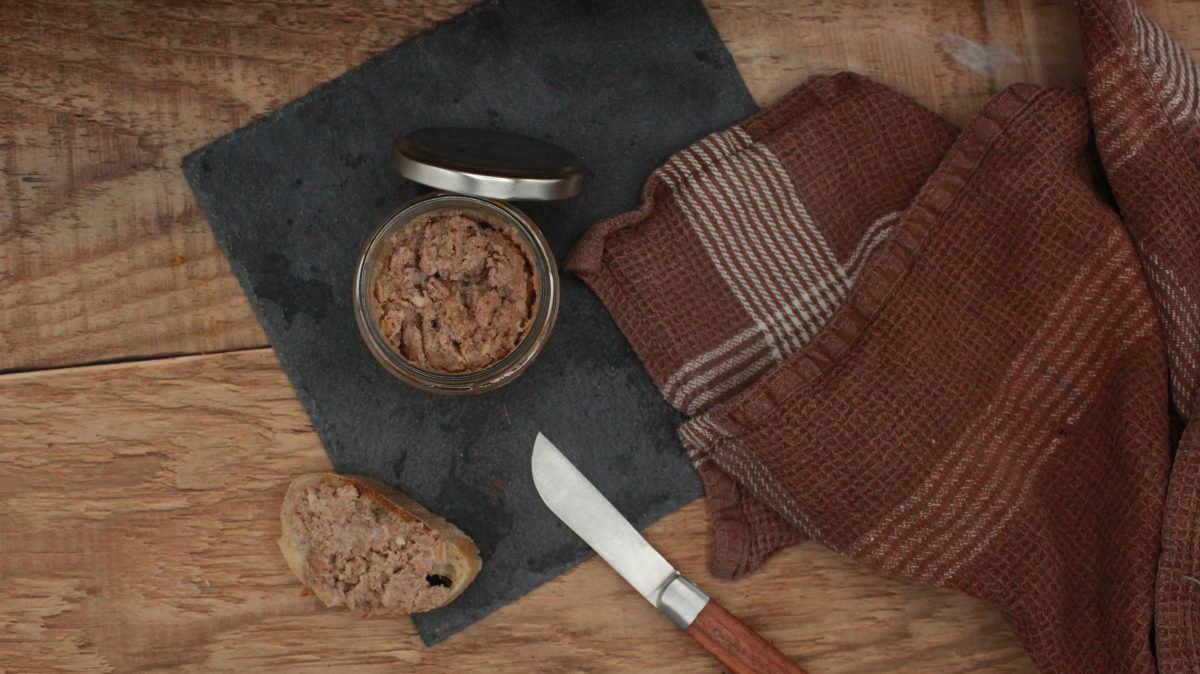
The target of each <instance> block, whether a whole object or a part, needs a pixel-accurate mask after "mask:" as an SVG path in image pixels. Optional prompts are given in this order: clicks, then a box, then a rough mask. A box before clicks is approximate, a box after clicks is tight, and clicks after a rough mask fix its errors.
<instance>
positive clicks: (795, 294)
mask: <svg viewBox="0 0 1200 674" xmlns="http://www.w3.org/2000/svg"><path fill="white" fill-rule="evenodd" d="M1078 11H1079V20H1080V24H1081V28H1082V31H1081V34H1082V39H1083V43H1084V44H1083V47H1084V54H1085V60H1086V65H1087V90H1086V92H1083V91H1068V90H1047V89H1042V88H1039V87H1035V86H1032V85H1016V86H1013V87H1010V88H1008V89H1006V90H1005V91H1003V92H1002V93H1000V94H999V95H997V96H996V97H995V98H994V99H993V100H992V101H990V102H989V103H988V104H987V105H985V106H984V108H983V110H982V111H981V112H980V113H979V114H978V116H977V117H976V118H975V119H974V120H972V121H971V122H970V123H969V124H968V125H967V126H966V127H965V128H964V129H963V130H962V131H961V132H958V131H957V130H956V129H955V128H954V127H952V126H951V125H949V124H947V123H946V122H944V121H942V120H941V119H939V118H938V117H937V116H936V115H934V114H933V113H931V112H929V111H927V110H924V109H923V108H921V107H920V106H918V105H917V104H915V103H914V102H912V101H910V100H908V99H906V98H904V97H903V96H900V95H899V94H896V93H894V92H892V91H890V90H889V89H887V88H886V87H883V86H881V85H879V84H876V83H873V82H870V81H869V80H866V79H864V78H861V77H859V76H856V75H852V74H848V73H844V74H839V75H833V76H821V77H814V78H812V79H810V80H808V81H807V82H805V83H804V84H802V85H801V86H800V87H799V88H798V89H796V90H795V91H793V92H792V93H790V94H789V95H787V96H785V97H784V98H783V99H782V100H780V101H779V102H777V103H776V104H774V105H772V106H771V107H769V108H767V109H764V110H763V111H761V112H760V113H758V114H756V115H755V116H753V117H751V118H750V119H747V120H745V121H744V122H742V123H740V124H738V125H737V126H735V127H733V128H730V129H728V130H725V131H721V132H718V133H716V134H713V135H711V136H709V137H707V138H705V139H703V140H701V141H699V142H698V143H696V144H695V145H693V146H692V147H689V148H687V149H685V150H684V151H682V152H680V153H678V154H677V155H675V156H674V157H672V158H671V159H670V160H669V161H668V162H667V163H666V164H664V165H663V166H662V167H660V168H659V169H657V170H656V171H655V172H654V173H653V174H652V175H651V176H650V178H649V179H648V181H647V183H646V186H645V188H644V191H643V199H642V204H641V206H640V207H639V208H638V209H637V210H635V211H631V212H629V213H625V214H622V215H619V216H616V217H614V218H611V219H608V220H605V221H602V222H600V223H597V224H596V225H595V226H594V227H593V228H592V229H591V230H590V231H589V232H588V233H587V234H586V235H585V236H584V238H583V239H582V240H581V241H580V242H579V244H578V245H577V247H576V249H575V250H574V251H573V252H572V254H571V256H570V258H569V260H568V265H567V266H568V268H569V269H571V270H572V271H574V272H575V273H577V274H579V275H580V276H581V277H582V278H583V279H584V280H585V281H586V282H587V283H588V284H589V285H590V286H591V287H592V288H593V290H594V291H595V292H596V293H597V294H598V295H599V296H600V298H601V299H602V300H603V301H604V303H605V304H606V306H607V307H608V308H609V310H610V312H611V313H612V315H613V318H614V319H615V320H616V322H617V324H618V325H619V326H620V327H621V329H622V331H623V332H624V333H625V335H626V336H627V337H628V338H629V340H630V342H631V344H632V345H633V347H634V349H635V350H636V351H637V353H638V355H639V356H640V358H641V359H642V361H643V362H644V363H645V365H646V367H647V369H648V371H649V372H650V375H651V377H652V378H653V379H654V381H655V382H656V383H657V385H658V386H659V388H660V390H661V391H662V393H663V395H664V397H665V398H666V399H667V400H668V401H669V402H670V403H671V404H673V405H674V406H676V407H677V408H679V409H680V410H682V411H683V412H685V413H687V414H688V415H690V416H691V417H692V418H691V419H690V420H689V421H688V422H686V423H685V424H684V426H683V427H682V428H681V429H680V437H681V438H682V440H683V444H684V446H685V448H686V450H687V451H688V453H689V456H690V457H691V458H692V460H693V462H694V463H695V465H696V467H697V470H698V471H699V472H700V474H701V477H702V478H703V480H704V483H705V488H706V493H707V496H708V505H709V511H710V514H711V520H712V524H713V530H714V534H715V541H716V547H715V552H714V554H713V558H712V567H713V570H714V572H716V573H718V574H721V575H726V576H737V575H740V574H743V573H747V572H750V571H752V570H753V569H754V568H756V567H757V566H759V565H760V564H762V563H763V561H764V560H765V559H766V558H767V557H768V556H769V555H770V554H771V553H772V552H773V551H775V550H777V549H779V548H780V547H783V546H786V545H789V544H792V543H794V542H796V541H799V540H801V539H803V538H806V537H811V538H814V539H816V540H818V541H820V542H821V543H823V544H825V545H827V546H829V547H831V548H833V549H834V550H837V551H839V552H841V553H843V554H846V555H849V556H851V557H853V558H855V559H857V560H859V561H861V562H863V563H865V564H868V565H870V566H872V567H874V568H876V569H879V570H881V571H883V572H885V573H888V574H890V575H893V576H896V577H901V578H905V579H909V580H914V581H920V582H928V583H934V584H937V585H942V586H946V587H952V588H956V589H959V590H961V591H964V592H967V593H969V594H972V595H975V596H979V597H982V598H985V599H987V600H989V601H992V602H994V603H995V604H997V605H998V606H1000V607H1001V608H1002V609H1003V610H1004V611H1005V613H1006V615H1007V616H1008V617H1009V620H1010V621H1011V623H1012V625H1013V627H1014V630H1015V632H1016V633H1017V635H1018V637H1019V638H1020V639H1021V641H1022V643H1023V644H1024V645H1025V646H1026V648H1027V649H1028V651H1029V653H1030V655H1031V657H1032V658H1033V660H1034V661H1035V663H1036V664H1037V665H1038V666H1039V667H1040V668H1041V669H1043V670H1045V671H1077V672H1152V671H1155V670H1156V669H1157V670H1158V671H1162V672H1196V671H1200V425H1197V424H1189V423H1188V422H1189V420H1194V419H1196V418H1197V416H1200V410H1197V397H1198V395H1197V390H1198V388H1200V366H1198V365H1197V363H1200V113H1198V112H1197V111H1198V110H1200V76H1198V74H1197V68H1196V65H1195V63H1194V62H1193V61H1191V60H1190V58H1189V57H1188V55H1187V53H1186V52H1184V51H1183V50H1182V49H1181V48H1179V47H1178V45H1176V44H1175V43H1174V42H1173V41H1172V40H1171V38H1170V36H1169V34H1168V33H1167V32H1166V31H1164V30H1163V29H1162V28H1161V27H1159V26H1157V25H1156V24H1154V23H1152V22H1151V21H1149V20H1148V19H1146V17H1145V16H1144V15H1143V14H1142V13H1141V12H1140V10H1138V8H1137V7H1136V6H1134V5H1133V4H1131V3H1130V2H1128V1H1126V0H1094V1H1089V0H1081V1H1080V2H1079V3H1078Z"/></svg>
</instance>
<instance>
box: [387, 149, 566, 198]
mask: <svg viewBox="0 0 1200 674" xmlns="http://www.w3.org/2000/svg"><path fill="white" fill-rule="evenodd" d="M392 164H393V166H395V167H396V170H397V171H399V172H400V175H402V176H404V177H405V178H408V179H409V180H412V181H413V182H418V183H421V184H422V185H426V186H428V187H433V188H435V189H439V190H443V191H446V192H456V193H458V194H467V195H470V196H474V197H484V198H488V199H503V200H505V201H553V200H557V199H567V198H570V197H573V196H575V195H577V194H579V193H580V191H582V190H583V174H582V173H573V174H569V175H565V176H561V177H557V178H513V177H502V176H489V175H483V174H480V173H471V172H468V171H462V170H454V169H448V168H443V167H441V166H435V165H433V164H426V163H424V162H419V161H416V160H414V159H412V158H410V157H407V156H405V155H403V154H401V153H399V152H397V153H395V154H394V155H393V157H392Z"/></svg>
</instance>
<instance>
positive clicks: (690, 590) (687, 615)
mask: <svg viewBox="0 0 1200 674" xmlns="http://www.w3.org/2000/svg"><path fill="white" fill-rule="evenodd" d="M707 605H708V595H707V594H705V593H704V590H701V589H700V588H698V587H696V584H695V583H693V582H692V581H690V580H688V579H687V578H686V577H684V576H683V574H680V573H676V574H675V575H674V576H672V577H671V578H670V579H669V580H667V582H666V583H665V584H664V585H663V588H662V591H661V592H659V593H658V598H657V599H656V600H655V601H654V606H655V607H657V608H658V610H659V611H662V614H663V615H665V616H667V617H668V618H670V619H671V622H673V623H675V624H676V625H678V626H679V629H683V630H686V629H687V628H689V627H691V626H692V623H693V622H695V620H696V616H698V615H700V612H701V611H703V610H704V607H705V606H707Z"/></svg>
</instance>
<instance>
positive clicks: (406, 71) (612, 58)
mask: <svg viewBox="0 0 1200 674" xmlns="http://www.w3.org/2000/svg"><path fill="white" fill-rule="evenodd" d="M754 109H755V106H754V104H753V101H752V100H751V98H750V96H749V94H748V93H747V92H746V89H745V86H744V84H743V83H742V80H741V78H740V77H739V76H738V74H737V71H736V69H735V68H734V65H733V62H732V60H731V58H730V56H729V54H728V52H726V50H725V48H724V46H723V45H722V44H721V41H720V39H719V38H718V36H717V34H716V31H715V30H714V29H713V27H712V25H711V23H710V22H709V19H708V16H707V15H706V13H705V11H704V9H703V7H702V6H701V5H700V3H699V2H693V1H690V0H689V1H683V2H681V1H672V2H656V1H648V2H587V1H582V0H581V1H571V2H544V1H543V0H501V1H497V2H490V3H487V4H485V5H483V6H480V7H478V8H476V9H474V10H472V11H469V12H467V13H466V14H464V15H463V16H460V17H458V18H456V19H454V20H452V21H450V22H448V23H446V24H444V25H442V26H440V27H438V28H437V29H435V30H434V31H432V32H430V33H427V34H425V35H422V36H420V37H417V38H415V39H413V40H410V41H409V42H406V43H403V44H401V45H398V46H397V47H395V48H393V49H392V50H390V51H388V52H387V53H385V54H383V55H381V56H379V57H378V58H375V59H372V60H371V61H369V62H367V63H365V64H364V65H362V66H360V67H359V68H356V69H355V70H353V71H351V72H349V73H347V74H346V75H343V76H342V77H339V78H338V79H336V80H334V81H332V82H330V83H328V84H326V85H324V86H321V87H320V88H318V89H316V90H315V91H313V92H311V93H309V94H307V95H306V96H304V97H303V98H300V99H299V100H296V101H293V102H292V103H289V104H288V105H286V106H284V107H283V108H282V109H281V110H279V111H278V112H276V113H275V114H273V115H270V116H268V117H266V118H265V119H262V120H259V121H257V122H255V123H254V124H251V125H250V126H248V127H246V128H244V129H241V130H239V131H236V132H234V133H232V134H230V135H228V136H226V137H224V138H221V139H219V140H217V141H215V142H214V143H212V144H211V145H208V146H206V147H204V148H201V149H199V150H197V151H196V152H194V153H192V154H190V155H188V156H187V157H186V158H185V159H184V161H183V170H184V173H185V174H186V176H187V178H188V181H189V182H190V183H191V185H192V189H193V190H194V191H195V193H196V198H197V199H198V200H199V202H200V205H201V206H202V207H203V209H204V212H205V213H206V214H207V216H208V221H209V223H210V224H211V225H212V228H213V232H214V233H215V234H216V236H217V239H218V240H219V241H220V243H221V245H222V246H223V247H224V249H225V253H226V254H227V255H228V256H229V259H230V262H231V263H232V264H233V269H234V271H235V272H236V273H237V275H238V278H239V279H240V280H241V283H242V287H243V288H244V289H245V291H246V292H247V294H248V295H249V296H250V302H251V304H252V305H253V306H254V309H255V311H257V312H258V317H259V320H260V321H262V324H263V327H264V329H265V330H266V333H267V336H268V337H269V338H270V340H271V343H272V344H273V345H274V347H275V350H276V352H277V353H278V355H279V359H280V361H281V362H282V363H283V367H284V369H285V370H286V371H287V374H288V376H289V377H290V378H291V382H292V384H293V385H294V386H295V388H296V391H297V393H298V394H299V396H300V399H301V400H302V401H303V403H304V406H305V408H306V409H307V410H308V413H309V415H310V416H311V417H312V421H313V424H314V426H315V427H316V429H317V432H318V433H319V434H320V436H321V439H322V440H323V442H324V443H325V448H326V450H327V451H328V452H329V456H330V458H331V459H332V460H333V463H334V465H335V466H336V467H337V469H338V470H339V471H342V472H347V473H357V474H363V475H370V476H373V477H377V478H379V479H381V480H384V481H385V482H389V483H391V484H394V485H396V486H397V487H399V488H400V489H402V490H404V491H406V492H408V493H409V494H411V495H412V496H414V497H415V498H417V499H418V500H419V501H421V502H422V503H424V504H425V505H426V506H428V507H429V508H430V509H432V510H434V511H436V512H439V513H442V514H443V515H445V516H446V517H448V518H449V519H451V520H453V521H454V522H455V523H457V524H458V525H459V526H460V527H461V528H462V529H463V530H464V531H466V532H467V533H468V534H470V535H471V536H472V537H473V538H474V539H475V540H476V542H477V543H478V544H479V547H480V550H481V551H482V553H483V558H484V566H483V572H482V573H481V574H480V576H479V578H478V580H476V582H475V584H474V585H472V586H471V587H470V589H469V590H468V591H467V592H466V593H465V594H464V595H463V596H462V597H461V598H460V599H459V600H458V601H456V602H455V603H453V604H452V605H450V606H448V607H446V608H443V609H441V610H439V611H434V612H431V613H427V614H423V615H419V616H416V617H415V622H416V625H417V628H418V629H419V630H420V632H421V635H422V637H423V638H424V639H425V641H426V643H434V642H436V641H438V640H440V639H443V638H445V637H446V636H448V635H450V634H452V633H454V632H456V631H458V630H460V629H462V628H463V627H464V626H466V625H468V624H470V623H471V622H473V621H475V620H478V619H479V618H481V617H483V616H485V615H487V614H488V613H489V612H491V611H493V610H495V609H496V608H498V607H499V606H502V605H503V604H505V603H507V602H509V601H512V600H514V599H516V598H517V597H520V596H521V595H523V594H525V593H526V592H529V591H530V590H532V589H533V588H535V587H537V586H538V585H540V584H542V583H543V582H545V581H547V580H549V579H550V578H552V577H554V576H555V575H557V574H559V573H561V572H562V571H564V570H566V569H567V568H569V567H571V566H573V565H575V564H577V563H578V562H579V561H581V560H582V559H584V558H585V557H587V556H588V554H589V552H588V550H587V549H586V548H585V546H584V544H583V543H582V542H581V541H580V540H579V539H578V538H576V537H575V536H574V535H573V534H571V533H570V532H569V531H568V530H567V529H566V528H565V527H564V526H563V525H562V524H560V523H559V522H558V521H557V520H556V519H555V518H554V516H553V515H552V514H551V513H550V512H549V511H548V510H547V509H546V508H545V506H544V505H543V504H542V503H541V501H540V500H539V499H538V496H537V494H536V493H535V492H534V489H533V485H532V481H531V478H530V476H529V452H530V450H531V448H532V445H533V438H534V435H535V434H536V432H537V431H539V430H541V431H543V432H544V433H546V435H547V436H548V437H550V438H551V439H552V440H554V441H555V442H556V443H557V444H558V445H559V446H560V447H562V448H563V450H564V452H566V453H567V454H568V455H569V456H571V457H572V458H573V459H575V461H576V462H577V464H578V465H579V466H580V468H581V469H582V470H583V471H584V472H585V473H586V474H588V475H589V476H590V477H591V478H592V479H593V480H594V481H595V482H596V484H597V485H598V486H599V487H600V489H601V490H602V491H604V492H605V493H606V494H608V495H609V496H610V497H611V498H612V500H613V501H614V502H615V503H616V504H617V507H618V508H620V509H621V510H622V512H624V513H626V514H627V515H628V516H630V518H631V519H632V520H633V521H634V522H635V523H636V524H638V525H639V526H644V525H646V524H649V523H650V522H652V521H654V520H655V519H657V518H659V517H661V516H663V515H665V514H667V513H669V512H671V511H672V510H674V509H676V508H678V507H679V506H681V505H683V504H684V503H686V502H687V501H689V500H691V499H693V498H695V497H696V496H698V495H699V494H700V493H701V489H700V484H699V481H698V479H697V478H696V476H695V474H694V472H693V470H692V468H691V467H690V466H689V465H688V463H687V461H686V460H685V459H684V457H683V456H682V452H681V451H680V449H679V446H678V441H677V439H676V437H675V432H674V431H675V428H676V426H677V425H678V423H679V422H680V417H679V416H678V415H677V413H675V412H674V411H673V410H672V409H671V408H669V407H668V406H667V405H666V404H665V403H664V402H663V401H662V399H661V398H660V397H659V395H658V393H657V391H656V390H655V388H654V386H653V385H652V384H651V382H650V380H649V378H648V377H647V375H646V373H645V371H644V370H643V368H642V366H641V364H640V363H639V362H638V360H637V358H636V357H635V356H634V354H633V352H632V351H631V350H630V348H629V346H628V344H627V343H626V341H625V339H624V338H623V337H622V336H621V334H620V333H619V332H618V331H617V329H616V327H615V326H614V325H613V323H612V321H611V320H610V318H609V316H608V314H607V313H606V312H605V310H604V307H603V306H602V305H601V304H600V303H599V302H598V301H597V300H596V298H595V297H594V296H593V295H592V294H591V293H590V292H589V291H588V290H587V289H586V287H585V286H584V285H583V284H582V283H580V282H579V281H578V280H577V279H575V278H573V277H571V276H570V275H569V274H564V278H563V286H564V293H563V300H562V308H561V312H560V314H559V319H558V326H557V328H556V329H555V332H554V335H553V337H552V339H551V342H550V344H549V346H548V347H547V349H546V350H545V352H543V354H542V355H541V357H540V358H539V359H538V361H537V362H536V363H535V364H534V365H533V367H532V368H530V369H529V371H527V372H526V373H525V375H524V376H523V377H522V378H521V379H520V380H519V381H517V382H515V383H514V384H511V385H510V386H508V387H507V388H504V389H502V390H500V391H497V392H493V393H490V394H486V395H484V396H480V397H474V398H456V399H455V398H441V397H436V396H432V395H428V394H424V393H420V392H417V391H415V390H412V389H409V388H407V387H406V386H405V385H404V384H402V383H400V382H399V381H397V380H395V379H392V378H391V377H390V376H389V375H388V374H387V373H386V372H384V370H383V369H382V368H380V367H379V366H378V365H376V364H375V362H374V361H373V360H372V358H371V356H370V354H369V353H368V352H367V349H366V347H365V346H364V345H363V344H362V342H361V340H360V338H359V336H358V332H357V330H356V328H355V323H354V316H353V313H352V308H351V274H352V269H353V266H354V263H355V259H356V256H357V254H358V252H359V249H360V247H361V246H362V244H363V242H364V241H365V239H366V237H367V235H368V234H369V233H370V232H371V230H372V229H373V228H374V227H375V225H376V224H377V223H378V222H379V220H380V219H381V218H382V217H383V216H384V215H386V214H387V213H388V212H389V211H391V210H392V209H393V208H395V207H396V206H398V205H399V204H401V203H403V202H404V201H406V200H408V199H410V198H412V197H413V196H415V195H416V194H417V193H418V187H417V186H415V185H413V184H412V183H408V182H406V181H405V180H404V179H402V178H400V177H399V176H398V175H397V174H396V173H395V171H393V170H392V169H391V168H390V166H389V152H390V148H391V141H392V139H393V138H394V137H396V136H397V135H400V134H403V133H405V132H408V131H410V130H413V129H416V128H420V127H424V126H453V125H460V126H471V127H480V128H487V127H491V128H497V129H503V130H507V131H515V132H518V133H524V134H526V135H530V136H535V137H539V138H545V139H549V140H552V141H554V142H556V143H559V144H561V145H563V146H565V147H567V148H570V149H572V150H574V151H575V152H576V153H578V154H579V155H580V156H582V157H583V158H584V159H585V161H586V162H587V163H588V165H589V166H590V167H591V169H592V172H593V174H594V175H593V176H592V178H591V180H590V182H589V184H588V186H587V188H586V190H585V192H584V194H583V196H581V197H578V198H576V199H572V200H570V201H565V202H560V203H549V204H522V207H523V208H525V210H526V211H527V212H528V213H529V215H530V216H531V217H532V218H533V219H534V220H535V221H536V222H538V223H539V224H540V225H541V226H542V229H543V230H544V231H545V233H546V236H547V238H548V239H549V240H550V242H551V244H552V246H553V248H554V251H555V253H556V254H557V255H558V257H559V260H560V261H561V260H562V257H563V256H564V255H565V254H566V253H567V251H568V250H569V249H570V247H571V246H572V244H573V243H574V242H575V241H576V239H578V237H579V235H580V234H581V233H582V232H583V231H584V229H586V228H587V226H588V225H589V224H590V223H592V222H593V221H595V220H597V219H599V218H601V217H603V216H607V215H611V214H613V213H616V212H619V211H623V210H626V209H629V208H632V207H633V206H635V205H636V202H637V198H638V193H639V190H640V187H641V184H642V182H643V181H644V180H645V178H646V176H647V175H648V174H649V172H650V171H651V170H652V169H653V168H654V167H655V166H656V165H657V164H659V163H661V162H662V161H663V160H664V159H665V158H666V157H667V156H668V155H669V154H670V153H671V152H673V151H675V150H678V149H680V148H682V147H684V146H685V145H687V144H688V143H690V142H691V141H693V140H695V139H697V138H698V137H700V136H702V135H704V134H705V133H708V132H710V131H714V130H717V129H720V128H723V127H725V126H728V125H729V124H731V123H733V122H735V121H737V120H739V119H741V118H743V117H745V116H746V115H748V114H750V113H751V112H753V111H754ZM663 255H664V256H669V255H670V251H663ZM703 544H704V543H703V541H696V545H703ZM629 600H630V601H631V602H632V601H640V600H639V599H638V598H637V597H636V596H635V595H633V594H632V592H631V594H630V598H629Z"/></svg>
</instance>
